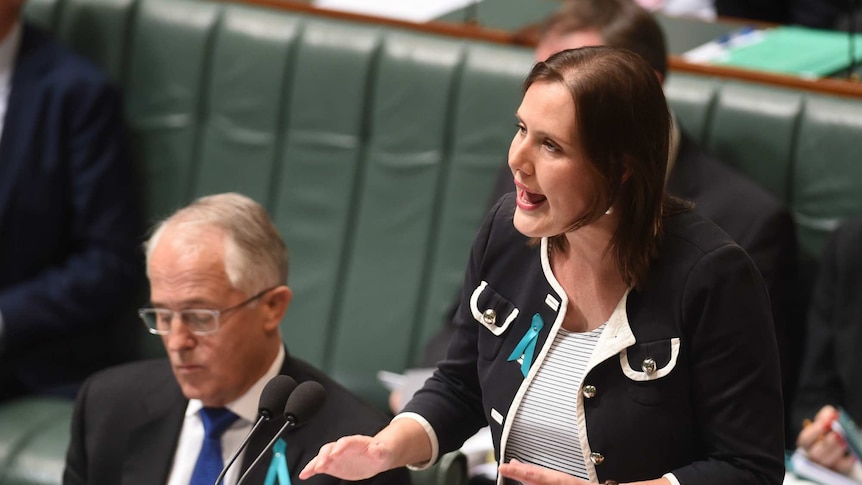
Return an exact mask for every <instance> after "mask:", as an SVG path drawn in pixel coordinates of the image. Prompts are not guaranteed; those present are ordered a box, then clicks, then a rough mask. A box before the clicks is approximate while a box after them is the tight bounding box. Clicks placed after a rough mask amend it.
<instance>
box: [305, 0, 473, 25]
mask: <svg viewBox="0 0 862 485" xmlns="http://www.w3.org/2000/svg"><path fill="white" fill-rule="evenodd" d="M477 1H478V0H314V6H315V7H319V8H328V9H332V10H341V11H345V12H353V13H359V14H364V15H374V16H377V17H387V18H393V19H398V20H407V21H410V22H428V21H429V20H434V19H436V18H438V17H441V16H443V15H445V14H447V13H449V12H451V11H453V10H457V9H459V8H463V7H466V6H467V5H470V4H471V3H474V2H477Z"/></svg>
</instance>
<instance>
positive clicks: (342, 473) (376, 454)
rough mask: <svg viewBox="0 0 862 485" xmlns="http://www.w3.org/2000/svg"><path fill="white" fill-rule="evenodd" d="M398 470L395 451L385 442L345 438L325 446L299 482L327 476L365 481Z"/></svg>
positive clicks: (357, 437) (364, 437)
mask: <svg viewBox="0 0 862 485" xmlns="http://www.w3.org/2000/svg"><path fill="white" fill-rule="evenodd" d="M395 466H397V465H396V464H394V463H393V453H392V450H391V449H389V448H388V447H387V445H386V444H385V443H384V442H383V441H381V440H378V439H376V438H374V437H371V436H361V435H354V436H345V437H344V438H341V439H339V440H338V441H335V442H332V443H327V444H325V445H323V446H322V447H321V448H320V451H319V452H318V453H317V456H315V457H314V458H312V459H311V461H310V462H308V465H306V466H305V468H303V469H302V471H301V472H300V473H299V478H300V479H302V480H307V479H308V478H310V477H313V476H314V475H318V474H321V473H323V474H326V475H332V476H333V477H336V478H340V479H342V480H364V479H366V478H371V477H373V476H374V475H377V474H378V473H382V472H384V471H386V470H389V469H390V468H394V467H395Z"/></svg>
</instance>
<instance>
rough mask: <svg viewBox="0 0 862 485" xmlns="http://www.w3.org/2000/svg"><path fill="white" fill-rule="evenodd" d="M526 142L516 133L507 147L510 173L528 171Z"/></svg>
mask: <svg viewBox="0 0 862 485" xmlns="http://www.w3.org/2000/svg"><path fill="white" fill-rule="evenodd" d="M526 145H527V144H526V143H525V142H524V140H522V139H520V137H519V136H518V135H515V138H514V139H513V140H512V145H511V146H510V147H509V168H511V169H512V173H515V171H516V170H517V171H521V172H525V171H529V170H527V169H528V166H529V154H528V152H527V148H526Z"/></svg>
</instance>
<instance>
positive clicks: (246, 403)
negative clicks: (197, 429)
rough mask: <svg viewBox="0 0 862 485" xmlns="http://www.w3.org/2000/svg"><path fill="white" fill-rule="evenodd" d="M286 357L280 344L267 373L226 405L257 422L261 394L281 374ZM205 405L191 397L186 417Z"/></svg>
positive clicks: (243, 417) (241, 415)
mask: <svg viewBox="0 0 862 485" xmlns="http://www.w3.org/2000/svg"><path fill="white" fill-rule="evenodd" d="M285 357H286V353H285V351H284V346H283V345H279V347H278V355H277V356H276V357H275V360H273V361H272V364H271V365H270V366H269V370H267V371H266V373H265V374H264V375H263V376H262V377H261V378H260V379H258V380H257V382H255V383H254V385H252V386H251V388H249V390H248V391H246V393H245V394H243V395H242V396H240V397H239V398H238V399H236V400H235V401H232V402H229V403H227V406H225V407H226V408H228V409H229V410H230V411H231V412H233V413H234V414H236V415H237V416H239V417H240V418H242V419H243V420H245V421H247V422H249V423H254V422H256V421H257V407H258V404H260V394H261V393H262V392H263V388H264V386H266V383H267V382H269V380H270V379H272V378H273V377H275V376H277V375H278V374H279V372H280V371H281V367H282V365H283V364H284V359H285ZM203 406H204V405H203V403H202V402H201V401H200V399H190V400H189V405H188V406H186V417H188V416H191V415H193V414H197V412H198V411H200V410H201V408H202V407H203Z"/></svg>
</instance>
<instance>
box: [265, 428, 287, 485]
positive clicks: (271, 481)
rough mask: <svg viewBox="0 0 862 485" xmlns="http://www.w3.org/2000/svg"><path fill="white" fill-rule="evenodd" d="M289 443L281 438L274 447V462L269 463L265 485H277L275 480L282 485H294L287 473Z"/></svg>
mask: <svg viewBox="0 0 862 485" xmlns="http://www.w3.org/2000/svg"><path fill="white" fill-rule="evenodd" d="M286 451H287V443H285V442H284V440H283V439H281V438H279V439H278V441H276V442H275V445H273V447H272V461H271V462H269V471H267V472H266V480H265V481H264V484H265V485H275V479H276V477H277V478H278V483H280V484H281V485H292V484H291V483H290V475H289V474H288V473H287V454H286Z"/></svg>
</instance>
